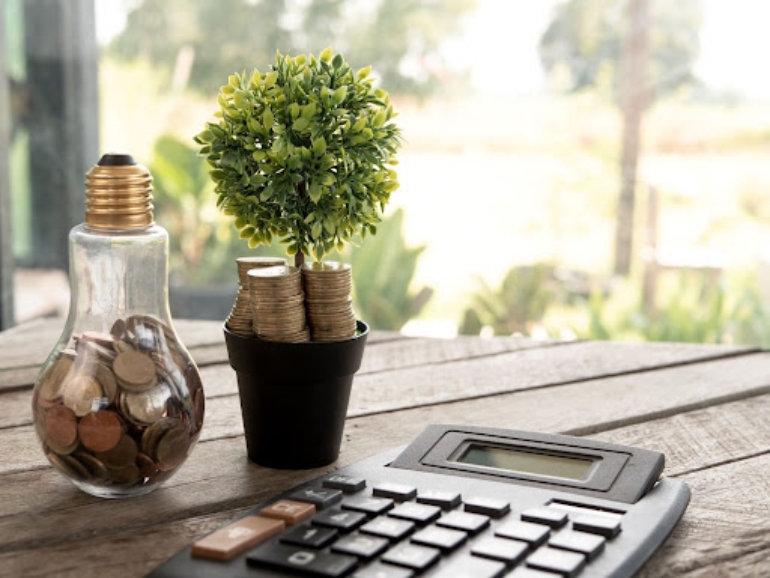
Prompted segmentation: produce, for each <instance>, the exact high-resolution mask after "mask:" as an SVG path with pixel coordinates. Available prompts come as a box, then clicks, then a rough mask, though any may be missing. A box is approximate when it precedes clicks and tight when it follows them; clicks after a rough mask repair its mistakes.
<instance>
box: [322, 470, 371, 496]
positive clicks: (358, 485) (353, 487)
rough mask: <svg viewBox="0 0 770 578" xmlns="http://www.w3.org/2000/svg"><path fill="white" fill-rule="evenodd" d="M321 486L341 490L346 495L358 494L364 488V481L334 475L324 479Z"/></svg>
mask: <svg viewBox="0 0 770 578" xmlns="http://www.w3.org/2000/svg"><path fill="white" fill-rule="evenodd" d="M321 485H322V486H323V487H324V488H332V489H334V490H342V491H343V492H345V493H346V494H352V493H355V492H360V491H361V490H363V489H364V488H365V487H366V480H365V479H363V478H351V477H350V476H340V475H338V474H335V475H333V476H329V477H328V478H326V479H325V480H324V481H323V482H322V483H321Z"/></svg>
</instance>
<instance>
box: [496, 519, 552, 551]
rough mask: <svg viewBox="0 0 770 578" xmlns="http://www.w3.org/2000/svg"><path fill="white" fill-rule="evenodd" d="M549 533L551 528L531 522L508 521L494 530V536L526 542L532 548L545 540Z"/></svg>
mask: <svg viewBox="0 0 770 578" xmlns="http://www.w3.org/2000/svg"><path fill="white" fill-rule="evenodd" d="M550 533H551V529H550V528H549V527H548V526H541V525H540V524H532V523H530V522H508V523H507V524H505V525H503V526H499V527H498V528H497V529H496V530H495V536H500V537H501V538H510V539H511V540H520V541H522V542H526V543H527V544H529V545H530V546H531V547H532V548H536V547H537V546H540V544H542V543H543V542H545V541H546V539H547V538H548V536H549V534H550Z"/></svg>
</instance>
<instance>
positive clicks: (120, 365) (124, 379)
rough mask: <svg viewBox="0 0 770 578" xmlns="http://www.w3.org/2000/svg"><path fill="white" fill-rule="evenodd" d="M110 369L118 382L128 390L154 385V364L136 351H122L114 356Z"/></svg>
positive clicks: (142, 389) (149, 387)
mask: <svg viewBox="0 0 770 578" xmlns="http://www.w3.org/2000/svg"><path fill="white" fill-rule="evenodd" d="M112 369H113V371H114V372H115V376H116V377H117V378H118V381H119V382H120V384H121V385H122V386H123V387H125V388H126V389H128V390H130V391H146V390H148V389H151V388H152V387H154V386H155V364H154V363H153V362H152V359H150V358H149V357H148V356H147V355H145V354H144V353H139V352H138V351H124V352H123V353H121V354H120V355H118V356H117V357H116V358H115V361H114V362H113V363H112Z"/></svg>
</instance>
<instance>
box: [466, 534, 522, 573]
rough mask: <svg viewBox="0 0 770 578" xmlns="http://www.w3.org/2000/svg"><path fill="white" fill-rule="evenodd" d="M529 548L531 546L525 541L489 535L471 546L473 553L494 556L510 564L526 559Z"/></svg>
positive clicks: (488, 556)
mask: <svg viewBox="0 0 770 578" xmlns="http://www.w3.org/2000/svg"><path fill="white" fill-rule="evenodd" d="M528 550H529V547H528V546H527V544H526V543H525V542H518V541H516V540H505V539H503V538H494V537H492V536H489V537H488V538H484V539H483V540H481V541H479V542H476V543H475V544H474V545H473V547H472V548H471V554H473V555H474V556H481V557H482V558H492V560H499V561H500V562H505V563H506V564H507V565H508V566H513V565H514V564H518V563H519V562H521V561H522V560H523V559H524V556H526V555H527V551H528Z"/></svg>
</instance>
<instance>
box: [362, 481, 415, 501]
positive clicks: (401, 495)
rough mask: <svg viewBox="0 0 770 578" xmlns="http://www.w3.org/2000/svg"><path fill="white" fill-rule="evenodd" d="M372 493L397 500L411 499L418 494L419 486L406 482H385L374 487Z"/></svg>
mask: <svg viewBox="0 0 770 578" xmlns="http://www.w3.org/2000/svg"><path fill="white" fill-rule="evenodd" d="M372 494H374V495H375V496H378V497H380V498H393V499H394V500H396V501H397V502H403V501H405V500H411V499H412V498H414V497H415V496H416V495H417V488H415V487H414V486H407V485H406V484H392V483H390V482H383V483H381V484H377V485H376V486H375V487H374V488H372Z"/></svg>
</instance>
